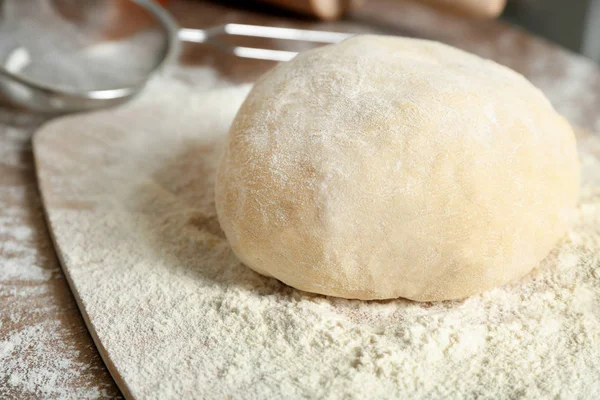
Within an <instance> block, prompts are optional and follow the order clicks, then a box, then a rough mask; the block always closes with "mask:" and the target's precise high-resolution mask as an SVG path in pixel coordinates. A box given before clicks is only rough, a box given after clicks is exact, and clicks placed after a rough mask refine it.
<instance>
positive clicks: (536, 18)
mask: <svg viewBox="0 0 600 400" xmlns="http://www.w3.org/2000/svg"><path fill="white" fill-rule="evenodd" d="M502 18H503V19H505V20H507V21H509V22H511V23H514V24H516V25H519V26H522V27H523V28H525V29H527V30H528V31H530V32H532V33H535V34H537V35H539V36H542V37H544V38H546V39H549V40H551V41H552V42H555V43H557V44H559V45H561V46H564V47H566V48H568V49H569V50H572V51H575V52H578V53H581V54H583V55H585V56H587V57H589V58H591V59H593V60H594V61H596V62H600V0H509V1H508V3H507V5H506V9H505V10H504V12H503V14H502Z"/></svg>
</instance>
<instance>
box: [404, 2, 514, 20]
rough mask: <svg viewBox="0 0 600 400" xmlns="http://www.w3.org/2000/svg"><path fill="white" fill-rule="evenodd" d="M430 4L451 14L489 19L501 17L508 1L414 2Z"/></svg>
mask: <svg viewBox="0 0 600 400" xmlns="http://www.w3.org/2000/svg"><path fill="white" fill-rule="evenodd" d="M413 1H417V2H419V3H425V4H429V5H430V6H432V7H435V8H437V9H439V10H442V11H447V12H451V13H453V14H457V15H460V16H463V17H468V18H480V19H489V18H496V17H497V16H499V15H500V14H501V13H502V11H503V10H504V7H505V6H506V0H413Z"/></svg>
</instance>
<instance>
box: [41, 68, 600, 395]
mask: <svg viewBox="0 0 600 400" xmlns="http://www.w3.org/2000/svg"><path fill="white" fill-rule="evenodd" d="M247 91H248V87H235V88H226V89H221V90H216V91H210V92H207V91H199V90H194V88H193V87H192V88H190V87H189V86H188V85H184V84H181V83H178V82H176V81H173V80H166V79H163V80H155V81H154V82H152V84H151V87H150V88H149V89H148V90H147V91H146V94H145V95H143V96H142V97H141V98H139V99H137V100H136V101H135V102H134V103H132V104H130V105H127V106H126V107H123V108H119V109H113V110H108V111H103V112H100V113H94V114H89V115H78V116H72V117H68V118H65V119H61V120H57V121H55V122H53V123H51V124H50V125H48V126H46V127H45V128H44V129H43V130H42V132H41V133H40V134H39V135H38V136H37V137H36V141H35V152H36V160H37V162H38V165H39V167H40V170H39V177H40V183H41V189H42V192H43V196H44V200H45V205H46V207H47V210H48V215H49V220H50V225H51V228H52V230H53V234H54V236H55V240H56V242H57V245H58V249H59V250H58V252H59V254H60V256H61V258H62V259H63V262H64V264H65V269H66V271H67V273H68V275H69V276H70V279H71V281H72V284H73V287H74V289H75V291H76V293H77V296H78V297H79V298H80V302H81V304H82V307H83V312H84V313H85V314H86V315H87V316H88V318H89V320H90V325H91V327H92V328H93V330H94V331H95V332H96V335H97V337H98V340H99V342H100V343H101V344H102V346H103V347H104V348H105V349H106V353H107V354H105V355H104V358H105V360H108V361H109V362H110V363H111V364H112V365H114V368H115V370H116V371H118V375H119V376H120V377H121V378H122V380H123V382H124V383H122V384H121V388H122V390H124V392H125V393H126V394H130V395H131V396H132V397H134V398H139V399H141V398H156V399H163V398H204V399H223V398H235V399H242V398H244V399H245V398H254V399H298V398H323V399H342V398H343V399H368V398H411V399H463V398H477V399H514V398H565V399H566V398H573V397H577V398H590V399H591V398H598V397H599V396H600V382H599V381H598V379H597V378H598V376H600V303H599V301H600V236H599V235H598V233H599V232H598V226H600V225H599V222H600V209H599V207H600V160H599V158H598V154H600V140H599V139H598V138H597V137H596V136H593V135H582V136H581V139H580V142H579V144H580V152H581V161H582V171H583V190H582V198H581V206H580V208H579V217H578V220H577V222H576V224H575V226H574V227H573V228H572V230H571V231H570V232H569V235H568V237H567V238H565V240H564V241H563V242H562V243H561V244H560V245H559V247H558V248H557V249H556V250H555V251H554V252H553V253H552V254H551V255H550V256H549V257H548V258H547V259H546V261H545V262H544V264H543V266H542V267H541V268H540V269H539V270H536V271H534V273H533V274H531V275H529V276H528V277H526V278H525V279H524V280H522V281H520V282H516V283H514V284H510V285H507V286H504V287H501V288H497V289H495V290H492V291H489V292H487V293H484V294H482V295H478V296H474V297H471V298H469V299H466V300H463V301H453V302H442V303H414V302H410V301H406V300H402V299H398V300H390V301H371V302H368V301H356V300H343V299H336V298H328V297H324V296H319V295H311V294H308V293H303V292H300V291H297V290H295V289H292V288H290V287H287V286H285V285H283V284H282V283H280V282H278V281H276V280H274V279H269V278H265V277H263V276H260V275H258V274H256V273H254V272H253V271H251V270H250V269H249V268H246V267H245V266H243V265H242V264H240V263H239V261H238V260H236V258H235V256H234V255H233V254H232V252H231V250H230V248H229V246H228V244H227V242H226V240H225V238H224V236H223V233H222V232H221V230H220V228H219V224H218V221H217V219H216V215H215V209H214V199H213V195H214V193H213V183H214V169H215V166H216V162H217V160H218V156H219V149H220V147H221V144H222V140H223V138H224V137H225V134H226V131H227V128H228V126H229V124H230V122H231V120H232V118H233V116H234V114H235V112H236V110H237V108H238V107H239V105H240V103H241V102H242V101H243V99H244V97H245V95H246V93H247Z"/></svg>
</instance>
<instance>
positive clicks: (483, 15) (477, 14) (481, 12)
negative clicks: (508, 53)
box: [261, 0, 506, 20]
mask: <svg viewBox="0 0 600 400" xmlns="http://www.w3.org/2000/svg"><path fill="white" fill-rule="evenodd" d="M261 1H262V2H264V3H269V4H273V5H275V6H278V7H281V8H285V9H288V10H292V11H295V12H298V13H301V14H305V15H311V16H314V17H317V18H319V19H324V20H334V19H338V18H340V17H342V16H343V15H344V13H345V12H347V11H349V10H351V9H353V8H356V7H358V6H360V5H362V4H363V3H364V0H261ZM412 1H414V2H419V3H425V4H428V5H430V6H432V7H434V8H437V9H439V10H441V11H445V12H450V13H453V14H457V15H460V16H463V17H467V18H479V19H489V18H495V17H497V16H498V15H500V13H501V12H502V10H503V9H504V6H505V5H506V0H412ZM367 7H368V5H367Z"/></svg>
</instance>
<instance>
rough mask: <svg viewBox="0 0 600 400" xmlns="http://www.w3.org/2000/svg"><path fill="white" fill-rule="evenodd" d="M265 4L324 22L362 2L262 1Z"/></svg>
mask: <svg viewBox="0 0 600 400" xmlns="http://www.w3.org/2000/svg"><path fill="white" fill-rule="evenodd" d="M261 1H262V2H264V3H269V4H273V5H275V6H278V7H281V8H285V9H288V10H292V11H296V12H298V13H301V14H305V15H310V16H313V17H317V18H320V19H324V20H333V19H338V18H340V17H342V15H344V13H345V12H346V11H348V10H350V9H351V8H354V7H357V6H358V5H360V4H362V3H363V1H362V0H261Z"/></svg>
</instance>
